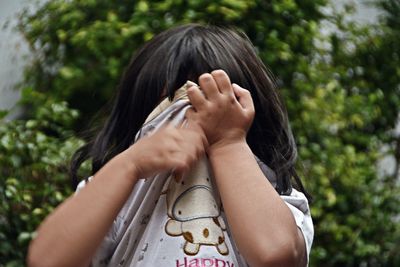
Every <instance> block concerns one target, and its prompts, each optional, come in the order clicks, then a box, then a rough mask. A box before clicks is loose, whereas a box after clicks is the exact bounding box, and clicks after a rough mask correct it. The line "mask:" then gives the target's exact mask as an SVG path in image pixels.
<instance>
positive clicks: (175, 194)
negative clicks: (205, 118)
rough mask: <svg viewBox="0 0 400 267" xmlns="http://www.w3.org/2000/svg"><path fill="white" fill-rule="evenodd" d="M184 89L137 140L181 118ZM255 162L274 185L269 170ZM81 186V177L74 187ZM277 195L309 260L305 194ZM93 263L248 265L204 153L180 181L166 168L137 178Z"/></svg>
mask: <svg viewBox="0 0 400 267" xmlns="http://www.w3.org/2000/svg"><path fill="white" fill-rule="evenodd" d="M183 89H185V88H181V89H180V90H178V91H177V94H176V97H175V99H174V100H173V101H172V102H169V101H168V100H165V101H163V102H162V103H161V104H160V105H159V106H158V107H157V108H156V109H155V110H154V112H153V113H152V114H150V115H149V117H148V119H147V120H146V123H145V124H144V126H143V127H142V129H141V130H140V131H139V133H138V134H137V136H136V140H137V139H139V138H141V137H143V136H145V135H146V134H149V133H151V131H153V130H155V129H157V128H159V127H160V126H162V125H163V124H165V123H166V122H172V123H179V122H182V121H183V120H184V114H185V112H186V109H187V108H188V107H189V105H190V103H189V102H188V100H187V99H186V98H185V96H184V94H179V93H180V92H182V90H183ZM256 159H257V158H256ZM257 161H258V163H259V166H260V168H261V170H262V171H263V172H264V174H265V176H266V178H267V179H268V180H269V181H270V182H271V184H272V185H273V186H276V178H275V175H274V173H273V171H272V170H271V169H270V168H268V167H267V166H266V165H265V164H263V163H262V162H261V161H260V160H258V159H257ZM110 179H112V177H110ZM89 180H90V179H89ZM84 186H85V181H82V182H81V183H80V184H79V185H78V188H77V192H78V191H79V190H80V189H81V188H83V187H84ZM281 197H282V199H283V200H284V201H285V203H286V204H287V205H288V207H289V208H290V210H291V212H292V214H293V216H294V218H295V221H296V224H297V226H298V227H299V229H300V230H301V232H302V233H303V235H304V239H305V243H306V249H307V259H308V255H309V253H310V250H311V245H312V240H313V235H314V228H313V223H312V219H311V215H310V208H309V205H308V201H307V198H306V197H305V196H304V194H303V193H301V192H299V191H296V190H295V189H293V190H292V192H291V194H290V195H288V196H281ZM92 266H94V267H98V266H110V267H115V266H129V267H133V266H135V267H136V266H163V267H164V266H166V267H169V266H170V267H172V266H173V267H179V266H182V267H203V266H204V267H205V266H209V267H211V266H215V267H237V266H239V267H241V266H248V265H247V263H246V261H245V260H244V258H243V257H242V256H241V255H240V252H239V251H238V249H237V247H236V245H235V242H234V240H233V238H232V236H231V234H230V230H229V226H228V224H227V221H226V218H225V214H224V211H223V209H222V205H221V201H220V198H219V196H218V192H217V190H216V186H215V184H214V178H213V176H212V172H211V168H210V166H209V163H208V160H207V158H206V157H204V158H202V159H201V160H199V161H198V163H197V164H196V166H195V167H194V168H193V169H192V170H191V171H190V172H189V173H188V174H186V175H185V176H184V177H183V179H182V180H181V181H179V182H176V181H175V179H173V177H172V176H171V175H170V174H167V173H161V174H158V175H156V176H154V177H149V178H147V179H141V180H139V181H138V182H137V183H136V185H135V186H134V188H133V190H132V193H131V194H130V196H129V198H128V200H127V201H126V203H125V204H124V206H123V208H122V209H121V211H120V212H119V214H118V216H117V218H116V219H115V220H114V223H113V225H112V227H111V229H110V230H109V232H108V234H107V235H106V236H105V238H104V240H103V242H102V243H101V245H100V247H99V248H98V249H97V252H96V254H95V256H94V257H93V259H92Z"/></svg>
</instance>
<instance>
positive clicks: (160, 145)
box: [124, 125, 207, 178]
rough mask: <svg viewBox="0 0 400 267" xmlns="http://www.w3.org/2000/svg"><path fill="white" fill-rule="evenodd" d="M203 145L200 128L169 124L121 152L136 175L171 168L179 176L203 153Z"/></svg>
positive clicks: (149, 174)
mask: <svg viewBox="0 0 400 267" xmlns="http://www.w3.org/2000/svg"><path fill="white" fill-rule="evenodd" d="M206 145H207V139H206V137H205V135H204V133H203V131H202V130H201V129H200V130H199V129H196V130H195V129H193V128H176V127H174V126H172V125H168V126H166V127H164V128H161V129H159V130H158V131H156V132H154V133H153V134H151V135H149V136H146V137H143V138H142V139H140V140H139V141H137V142H136V143H135V144H134V145H132V146H131V147H130V148H128V149H127V150H126V151H125V152H126V153H124V154H125V156H127V157H125V159H126V160H127V162H129V163H131V166H133V170H134V171H135V172H136V174H137V177H138V178H146V177H150V176H152V175H155V174H157V173H160V172H164V171H170V170H174V172H175V173H176V174H177V175H182V174H183V173H184V172H186V171H188V170H189V169H190V167H191V166H192V164H193V163H194V162H195V161H196V160H197V159H198V158H199V157H200V156H202V155H203V154H204V150H205V148H204V147H205V146H206Z"/></svg>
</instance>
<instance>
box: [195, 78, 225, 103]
mask: <svg viewBox="0 0 400 267" xmlns="http://www.w3.org/2000/svg"><path fill="white" fill-rule="evenodd" d="M199 84H200V88H201V90H203V92H204V94H205V95H206V98H207V99H208V100H211V99H214V98H215V97H217V96H218V95H219V94H220V91H219V90H218V85H217V83H216V82H215V80H214V77H213V76H212V75H211V74H210V73H204V74H202V75H201V76H200V78H199Z"/></svg>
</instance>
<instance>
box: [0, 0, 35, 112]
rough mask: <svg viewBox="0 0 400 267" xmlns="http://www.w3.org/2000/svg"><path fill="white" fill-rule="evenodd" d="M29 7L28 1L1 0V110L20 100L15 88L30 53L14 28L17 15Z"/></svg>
mask: <svg viewBox="0 0 400 267" xmlns="http://www.w3.org/2000/svg"><path fill="white" fill-rule="evenodd" d="M28 5H30V4H29V1H28V0H0V109H9V108H11V107H13V106H14V104H15V102H16V101H17V100H18V98H19V92H17V91H16V90H14V87H15V84H16V83H18V82H19V81H20V80H21V79H22V75H23V71H22V70H23V66H24V64H25V63H26V62H27V59H26V57H27V56H28V55H29V53H28V47H27V45H26V43H25V42H24V40H23V38H22V36H21V35H19V34H18V33H17V32H16V31H15V30H13V29H12V28H13V27H14V26H15V25H16V22H17V20H16V17H17V16H16V13H17V12H18V11H20V10H22V8H23V7H26V6H28ZM6 24H8V26H7V27H5V25H6Z"/></svg>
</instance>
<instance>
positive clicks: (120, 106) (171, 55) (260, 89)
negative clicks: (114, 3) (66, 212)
mask: <svg viewBox="0 0 400 267" xmlns="http://www.w3.org/2000/svg"><path fill="white" fill-rule="evenodd" d="M215 69H223V70H224V71H226V73H227V74H228V75H229V77H230V79H231V82H232V83H237V84H239V85H240V86H242V87H244V88H246V89H248V90H249V91H250V93H251V96H252V98H253V101H254V105H255V110H256V115H255V118H254V121H253V124H252V126H251V128H250V130H249V132H248V135H247V142H248V144H249V146H250V148H251V149H252V151H253V153H254V154H255V155H256V156H257V157H258V158H259V159H261V160H262V161H263V162H264V163H265V164H267V165H268V166H269V167H270V168H271V169H272V170H274V171H275V174H276V177H277V186H276V190H277V192H278V193H279V194H290V192H291V189H292V185H291V178H293V179H294V180H295V182H296V187H297V188H298V189H299V190H300V191H302V192H304V193H305V194H306V195H307V196H308V194H307V193H306V192H305V190H304V188H303V185H302V183H301V181H300V178H299V177H298V175H297V173H296V170H295V163H296V158H297V149H296V144H295V142H294V138H293V134H292V132H291V130H290V126H289V123H288V118H287V112H286V109H285V107H284V104H283V103H282V101H281V98H280V96H279V94H278V92H277V90H276V87H275V83H274V81H273V79H272V75H271V73H270V72H269V70H268V69H267V68H266V67H265V65H264V64H263V63H262V61H261V60H260V59H259V58H258V56H257V55H256V52H255V49H254V47H253V46H252V44H251V42H250V40H249V39H248V37H247V36H246V35H245V34H244V33H242V32H238V31H235V30H232V29H229V28H222V27H217V26H202V25H198V24H189V25H183V26H179V27H176V28H172V29H169V30H167V31H164V32H162V33H160V34H158V35H157V36H155V37H154V38H153V39H152V40H151V41H149V42H148V43H146V44H145V45H144V46H143V47H142V48H141V49H140V50H139V51H138V52H137V53H136V54H135V55H134V56H133V58H132V60H131V62H130V64H129V66H128V67H127V69H126V70H125V73H124V75H123V77H122V80H121V82H120V84H119V87H118V95H117V97H116V99H115V103H114V106H113V109H112V112H111V115H110V117H109V118H108V120H107V121H106V123H105V124H104V126H103V127H102V129H101V130H100V131H99V132H98V134H97V135H96V137H95V138H93V139H92V140H91V141H89V142H88V143H87V144H86V145H85V146H83V147H82V148H80V149H79V150H78V151H77V152H76V153H75V154H74V156H73V160H72V163H71V178H72V182H73V186H74V187H75V186H76V185H77V183H78V177H77V171H78V169H79V167H80V165H81V164H82V162H84V161H85V160H87V159H91V160H92V173H93V174H94V173H95V172H97V171H98V170H99V169H100V168H101V167H102V166H103V165H104V164H106V163H107V162H108V161H109V160H110V159H111V158H113V157H114V156H116V155H117V154H118V153H121V152H122V151H123V150H125V149H127V148H128V147H129V146H130V145H131V144H132V142H133V139H134V137H135V134H136V132H137V131H138V130H139V129H140V127H141V126H142V124H143V123H144V121H145V119H146V117H147V116H148V115H149V113H150V112H151V111H152V110H153V109H154V108H155V106H156V105H157V104H158V103H159V101H160V98H161V96H162V94H163V91H164V92H165V90H166V92H167V94H168V97H169V98H170V99H172V98H173V96H174V93H175V90H176V89H178V88H180V87H181V86H182V85H183V84H184V83H185V82H186V81H187V80H192V81H194V82H198V77H199V76H200V75H201V74H203V73H205V72H211V71H213V70H215Z"/></svg>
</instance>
